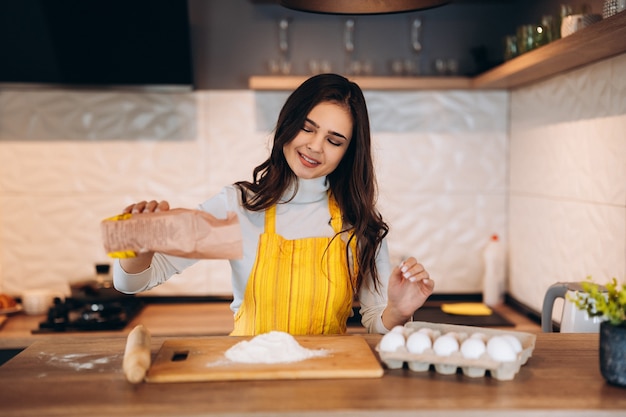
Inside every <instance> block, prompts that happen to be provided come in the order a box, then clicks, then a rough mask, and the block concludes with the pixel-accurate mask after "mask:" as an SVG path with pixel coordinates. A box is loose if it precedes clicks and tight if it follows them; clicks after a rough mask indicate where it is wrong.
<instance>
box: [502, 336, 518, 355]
mask: <svg viewBox="0 0 626 417" xmlns="http://www.w3.org/2000/svg"><path fill="white" fill-rule="evenodd" d="M502 337H503V338H504V340H506V341H507V342H509V343H510V344H511V346H512V347H513V350H514V351H515V353H520V352H521V351H522V343H521V342H520V341H519V339H518V338H517V337H515V336H513V335H512V334H504V335H502Z"/></svg>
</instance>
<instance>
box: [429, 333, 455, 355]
mask: <svg viewBox="0 0 626 417" xmlns="http://www.w3.org/2000/svg"><path fill="white" fill-rule="evenodd" d="M433 350H434V351H435V354H436V355H438V356H450V355H451V354H452V353H454V352H457V351H458V350H459V342H458V340H456V338H454V337H452V336H449V335H447V334H445V335H443V336H439V337H438V338H437V340H435V343H434V344H433Z"/></svg>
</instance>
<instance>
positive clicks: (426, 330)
mask: <svg viewBox="0 0 626 417" xmlns="http://www.w3.org/2000/svg"><path fill="white" fill-rule="evenodd" d="M417 332H418V333H423V334H425V335H427V336H428V337H430V339H431V340H432V339H433V336H434V334H435V332H434V331H433V329H431V328H430V327H422V328H421V329H419V330H418V331H417Z"/></svg>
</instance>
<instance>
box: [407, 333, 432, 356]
mask: <svg viewBox="0 0 626 417" xmlns="http://www.w3.org/2000/svg"><path fill="white" fill-rule="evenodd" d="M432 345H433V342H432V341H431V340H430V336H428V335H427V334H425V333H420V332H413V333H411V334H410V335H409V337H408V338H407V339H406V349H407V350H408V351H409V352H411V353H424V351H425V350H426V349H430V348H431V347H432Z"/></svg>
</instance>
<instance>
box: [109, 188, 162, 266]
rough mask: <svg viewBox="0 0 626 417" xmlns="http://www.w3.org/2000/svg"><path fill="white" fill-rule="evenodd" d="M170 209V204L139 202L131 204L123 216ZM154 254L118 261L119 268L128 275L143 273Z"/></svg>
mask: <svg viewBox="0 0 626 417" xmlns="http://www.w3.org/2000/svg"><path fill="white" fill-rule="evenodd" d="M169 209H170V204H169V203H168V202H167V201H161V202H157V201H156V200H151V201H140V202H139V203H135V204H131V205H130V206H128V207H126V208H125V209H124V212H123V213H124V214H127V213H130V214H138V213H154V212H158V211H167V210H169ZM153 256H154V252H142V253H138V254H137V256H135V257H134V258H125V259H120V266H121V267H122V269H123V270H124V271H126V272H128V273H129V274H137V273H139V272H142V271H145V270H146V269H148V268H149V267H150V265H151V264H152V257H153Z"/></svg>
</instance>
